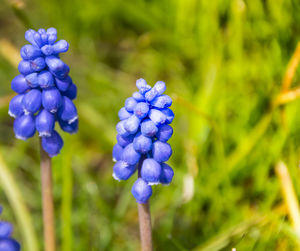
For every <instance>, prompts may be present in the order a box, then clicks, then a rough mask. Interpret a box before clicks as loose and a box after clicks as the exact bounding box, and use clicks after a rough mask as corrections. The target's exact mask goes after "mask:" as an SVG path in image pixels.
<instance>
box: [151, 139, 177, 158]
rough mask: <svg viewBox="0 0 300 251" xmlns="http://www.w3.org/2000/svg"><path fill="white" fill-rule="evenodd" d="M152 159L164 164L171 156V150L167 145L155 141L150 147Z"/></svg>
mask: <svg viewBox="0 0 300 251" xmlns="http://www.w3.org/2000/svg"><path fill="white" fill-rule="evenodd" d="M152 154H153V159H155V160H156V161H157V162H165V161H167V160H168V159H169V158H170V157H171V155H172V148H171V146H170V145H169V144H168V143H164V142H161V141H156V142H154V143H153V146H152Z"/></svg>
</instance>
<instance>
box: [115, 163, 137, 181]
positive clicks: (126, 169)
mask: <svg viewBox="0 0 300 251" xmlns="http://www.w3.org/2000/svg"><path fill="white" fill-rule="evenodd" d="M135 171H136V166H131V165H128V164H127V163H126V162H124V161H122V160H120V161H118V162H117V163H116V164H115V165H114V167H113V177H114V179H115V180H118V181H120V180H128V179H129V178H130V177H131V176H132V175H133V174H134V173H135Z"/></svg>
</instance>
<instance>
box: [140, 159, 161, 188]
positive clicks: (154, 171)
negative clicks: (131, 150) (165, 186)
mask: <svg viewBox="0 0 300 251" xmlns="http://www.w3.org/2000/svg"><path fill="white" fill-rule="evenodd" d="M160 175H161V165H160V163H158V162H157V161H156V160H155V159H145V160H144V161H143V164H142V168H141V177H142V178H143V180H145V181H147V182H148V184H149V185H157V184H159V183H160Z"/></svg>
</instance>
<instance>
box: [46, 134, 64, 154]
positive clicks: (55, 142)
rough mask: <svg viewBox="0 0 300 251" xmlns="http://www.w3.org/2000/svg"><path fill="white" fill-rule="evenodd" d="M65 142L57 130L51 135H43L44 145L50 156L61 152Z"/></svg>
mask: <svg viewBox="0 0 300 251" xmlns="http://www.w3.org/2000/svg"><path fill="white" fill-rule="evenodd" d="M63 145H64V142H63V139H62V138H61V136H60V135H59V134H58V132H57V131H55V130H54V131H53V132H52V133H51V136H50V137H42V147H43V149H44V150H45V151H46V152H47V153H48V155H49V156H50V157H54V156H56V155H57V154H59V153H60V150H61V148H62V147H63Z"/></svg>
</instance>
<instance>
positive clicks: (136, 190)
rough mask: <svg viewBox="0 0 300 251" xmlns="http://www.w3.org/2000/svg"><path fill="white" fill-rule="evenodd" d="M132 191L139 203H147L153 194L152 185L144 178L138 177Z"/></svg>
mask: <svg viewBox="0 0 300 251" xmlns="http://www.w3.org/2000/svg"><path fill="white" fill-rule="evenodd" d="M131 193H132V194H133V196H134V198H135V199H136V201H137V202H138V203H146V202H147V201H148V200H149V198H150V197H151V195H152V187H151V186H149V185H148V184H147V182H146V181H144V180H143V179H142V178H138V179H137V180H136V182H134V184H133V186H132V189H131Z"/></svg>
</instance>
